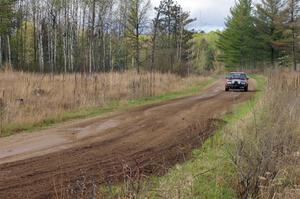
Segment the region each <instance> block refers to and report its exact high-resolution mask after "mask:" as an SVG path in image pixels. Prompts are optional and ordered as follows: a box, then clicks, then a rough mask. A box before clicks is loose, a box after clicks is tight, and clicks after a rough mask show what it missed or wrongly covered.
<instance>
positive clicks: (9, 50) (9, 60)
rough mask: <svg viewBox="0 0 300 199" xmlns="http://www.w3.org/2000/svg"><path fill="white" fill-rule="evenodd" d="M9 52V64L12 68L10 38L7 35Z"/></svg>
mask: <svg viewBox="0 0 300 199" xmlns="http://www.w3.org/2000/svg"><path fill="white" fill-rule="evenodd" d="M7 51H8V64H9V66H11V49H10V38H9V35H7Z"/></svg>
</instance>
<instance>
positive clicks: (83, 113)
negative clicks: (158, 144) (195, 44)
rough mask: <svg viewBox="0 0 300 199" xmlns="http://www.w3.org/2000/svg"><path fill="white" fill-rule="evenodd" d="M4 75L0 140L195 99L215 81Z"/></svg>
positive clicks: (127, 75) (170, 77)
mask: <svg viewBox="0 0 300 199" xmlns="http://www.w3.org/2000/svg"><path fill="white" fill-rule="evenodd" d="M0 77H2V78H1V79H0V83H1V85H3V87H1V88H0V91H1V96H0V106H1V107H0V108H1V109H0V111H1V115H0V129H1V130H0V137H1V136H2V137H3V136H10V135H13V134H16V133H19V132H23V131H26V132H32V131H36V130H39V129H43V128H47V127H51V126H52V125H54V124H57V123H61V122H66V121H70V120H75V119H82V118H87V117H93V116H100V115H103V114H106V113H110V112H115V111H126V110H127V109H128V108H132V107H137V106H140V105H145V104H151V103H156V102H160V101H164V100H169V99H174V98H177V97H183V96H188V95H193V94H196V93H198V92H200V91H201V90H203V89H205V88H207V87H208V86H210V85H212V84H213V83H214V82H215V81H216V78H214V77H199V76H191V77H187V78H181V77H179V76H176V75H173V74H159V73H157V74H154V76H152V75H151V74H150V73H146V74H140V75H139V74H136V73H134V72H126V73H110V74H96V75H94V76H80V75H78V76H75V75H66V76H62V75H57V76H54V77H51V76H50V75H49V76H46V75H36V74H26V73H16V72H5V73H0ZM151 78H153V79H152V80H151ZM153 82H154V83H153ZM6 85H7V86H6Z"/></svg>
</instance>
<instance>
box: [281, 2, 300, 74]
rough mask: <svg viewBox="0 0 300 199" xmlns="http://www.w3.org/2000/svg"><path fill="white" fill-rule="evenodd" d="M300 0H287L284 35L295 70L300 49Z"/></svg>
mask: <svg viewBox="0 0 300 199" xmlns="http://www.w3.org/2000/svg"><path fill="white" fill-rule="evenodd" d="M299 4H300V0H286V2H285V5H286V7H285V10H284V14H285V17H286V20H285V31H284V36H285V39H286V44H287V53H288V54H290V57H291V62H292V65H293V68H294V70H295V71H296V70H297V55H298V51H299V49H298V48H299V44H298V43H299V36H300V35H299V34H300V5H299Z"/></svg>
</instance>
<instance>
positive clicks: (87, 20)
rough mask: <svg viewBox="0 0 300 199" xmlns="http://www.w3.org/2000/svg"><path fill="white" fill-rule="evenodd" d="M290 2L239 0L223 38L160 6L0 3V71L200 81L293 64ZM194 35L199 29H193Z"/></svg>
mask: <svg viewBox="0 0 300 199" xmlns="http://www.w3.org/2000/svg"><path fill="white" fill-rule="evenodd" d="M299 16H300V7H299V1H298V0H262V1H261V3H259V4H255V5H254V3H253V2H252V1H251V0H239V1H237V3H236V5H235V6H234V7H233V8H232V9H231V14H230V16H229V17H228V18H227V19H226V24H225V26H226V27H225V29H224V30H223V31H217V32H211V33H204V32H203V31H200V32H199V31H195V30H193V29H192V28H191V27H193V26H192V25H193V22H194V21H195V20H196V19H193V18H191V16H190V13H189V12H188V11H185V10H183V8H182V6H180V5H179V4H178V3H176V1H173V0H162V1H161V2H160V4H159V6H157V7H155V8H153V6H152V4H151V1H149V0H41V1H34V0H2V1H1V6H0V67H2V68H3V67H5V66H10V67H12V68H13V69H15V70H18V71H31V72H39V73H68V72H85V73H93V72H109V71H125V70H128V69H136V70H137V71H138V72H140V70H145V71H153V70H155V71H160V72H175V73H180V74H188V73H191V72H194V73H199V72H200V73H201V72H204V71H207V70H208V71H211V70H222V69H224V68H229V69H230V68H264V67H269V66H272V67H275V66H280V67H292V68H294V69H295V70H296V69H297V63H298V62H299V58H298V55H299V34H300V33H299V32H300V22H299ZM198 29H199V30H201V27H198Z"/></svg>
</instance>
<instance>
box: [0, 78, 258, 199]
mask: <svg viewBox="0 0 300 199" xmlns="http://www.w3.org/2000/svg"><path fill="white" fill-rule="evenodd" d="M255 87H256V86H255V81H254V80H252V81H251V86H250V89H251V90H252V91H254V90H255ZM223 90H224V85H223V82H222V81H219V82H218V83H216V84H215V85H213V86H212V87H210V88H208V89H207V90H205V91H203V92H202V93H201V94H199V95H197V96H191V97H185V98H180V99H175V100H170V101H167V102H162V103H157V104H152V105H147V106H143V107H140V108H135V109H132V110H130V111H128V112H125V113H117V114H115V115H111V116H108V117H96V118H91V119H87V120H83V121H78V122H71V123H67V124H64V125H61V126H59V127H57V128H53V129H47V130H43V131H41V132H39V133H32V134H20V135H16V136H12V137H8V138H1V139H0V198H14V199H15V198H16V199H18V198H55V195H56V194H59V195H60V194H61V193H64V194H67V195H68V196H72V195H74V196H75V195H77V194H79V193H80V192H81V191H82V189H84V188H85V186H86V188H87V189H89V188H91V187H93V186H97V185H99V184H103V183H109V184H110V183H118V182H121V181H122V180H124V177H126V176H130V177H132V178H139V177H140V176H142V175H146V176H147V175H163V174H164V173H165V172H167V169H168V168H170V167H172V166H173V165H175V164H176V163H179V162H183V161H185V160H186V159H187V158H188V157H189V154H190V152H191V151H192V150H193V149H194V148H196V147H199V146H201V144H202V143H203V141H205V140H206V139H207V138H208V137H209V136H211V135H212V133H213V132H214V131H215V130H216V128H217V125H218V124H219V121H220V118H221V117H222V116H223V115H224V114H226V113H228V112H229V111H230V110H231V109H232V107H233V105H235V104H237V103H240V102H243V101H246V100H249V99H250V98H251V97H252V96H253V93H254V92H249V93H241V92H229V93H225V92H224V91H223ZM83 184H84V185H83ZM71 198H73V197H71Z"/></svg>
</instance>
